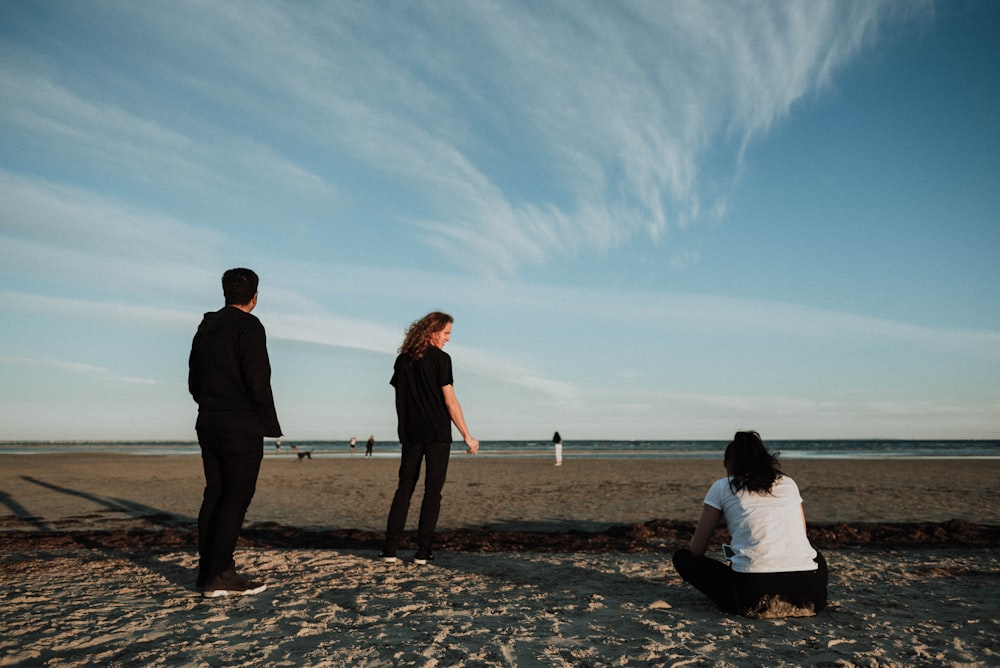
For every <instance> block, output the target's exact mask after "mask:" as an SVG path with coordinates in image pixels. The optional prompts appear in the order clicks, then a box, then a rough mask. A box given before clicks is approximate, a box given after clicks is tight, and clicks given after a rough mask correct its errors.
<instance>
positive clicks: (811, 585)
mask: <svg viewBox="0 0 1000 668" xmlns="http://www.w3.org/2000/svg"><path fill="white" fill-rule="evenodd" d="M723 461H724V463H725V466H726V473H727V474H728V475H727V476H726V477H725V478H720V479H719V480H716V481H715V483H714V484H713V485H712V486H711V487H710V488H709V489H708V493H707V494H706V495H705V505H704V507H703V509H702V512H701V519H699V520H698V526H697V527H696V528H695V531H694V536H693V537H692V538H691V549H681V550H678V551H677V552H676V553H674V559H673V561H674V568H676V569H677V572H678V573H679V574H680V576H681V577H682V578H684V580H685V581H687V582H689V583H690V584H692V585H694V587H695V588H696V589H698V590H699V591H701V592H702V593H704V594H705V595H707V596H708V597H709V598H710V599H712V600H713V601H714V602H715V604H716V605H718V606H719V607H720V608H721V609H722V610H724V611H725V612H729V613H734V614H738V615H744V616H747V617H796V616H807V615H812V614H815V613H817V612H819V611H820V610H822V609H823V608H825V607H826V582H827V569H826V560H825V559H824V558H823V555H822V554H820V553H819V552H817V551H816V550H815V549H814V548H813V546H812V545H810V544H809V539H808V537H807V536H806V519H805V512H804V511H803V510H802V497H801V496H800V495H799V488H798V486H797V485H796V484H795V481H793V480H792V479H791V478H789V477H788V476H786V475H783V474H782V473H781V471H780V468H779V465H778V460H777V458H776V457H775V456H773V455H772V454H771V453H769V452H768V451H767V448H765V447H764V444H763V442H761V440H760V435H759V434H758V433H757V432H755V431H740V432H737V433H736V436H735V438H734V439H733V441H732V442H731V443H730V444H729V446H728V447H727V448H726V454H725V457H724V460H723ZM723 517H725V520H726V525H727V526H728V529H729V534H730V537H731V545H725V546H723V549H724V550H725V556H726V558H727V559H730V560H731V563H730V565H726V564H725V563H723V562H721V561H718V560H716V559H711V558H709V557H706V556H705V551H706V549H707V548H708V543H709V540H710V539H711V538H712V534H713V533H714V532H715V527H716V526H717V525H718V524H719V520H720V519H722V518H723ZM730 547H731V550H730V549H727V548H730Z"/></svg>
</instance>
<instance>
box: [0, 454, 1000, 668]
mask: <svg viewBox="0 0 1000 668" xmlns="http://www.w3.org/2000/svg"><path fill="white" fill-rule="evenodd" d="M397 464H398V462H397V461H396V460H392V459H388V458H385V459H381V458H375V459H365V458H363V457H361V456H360V455H359V456H357V457H355V458H316V459H312V460H304V461H301V462H300V461H298V460H297V459H292V458H287V457H275V456H269V457H268V458H267V459H266V461H265V463H264V466H263V469H262V472H261V476H260V482H259V485H258V490H257V496H256V497H255V500H254V502H253V504H252V506H251V509H250V513H249V514H248V518H247V528H246V531H245V535H246V537H247V538H246V540H245V541H244V542H243V544H242V545H241V547H240V549H239V551H238V554H237V559H238V560H239V562H240V565H241V568H242V570H243V571H244V572H245V573H248V574H250V575H251V576H256V577H260V578H262V579H263V580H265V581H266V582H267V583H268V585H269V588H268V589H267V591H265V592H264V593H262V594H260V595H257V596H250V597H238V598H230V599H214V600H209V599H203V598H201V597H200V596H199V595H198V594H197V592H195V591H194V590H193V580H194V570H193V569H194V566H195V561H196V560H195V555H194V552H193V535H192V533H191V529H192V528H193V524H194V519H193V518H194V516H195V515H196V513H197V508H198V502H199V500H200V493H201V487H202V480H201V472H200V460H199V459H198V457H196V456H171V457H158V456H142V457H139V456H114V455H71V456H67V455H62V456H39V455H33V456H16V455H3V456H0V506H2V510H0V665H25V666H28V665H50V666H89V665H101V666H133V665H144V666H220V665H247V666H646V665H653V666H656V665H664V666H675V665H676V666H756V665H774V666H782V665H785V666H793V665H813V666H822V665H826V666H889V665H891V666H920V665H927V666H938V665H953V666H991V665H1000V653H998V652H997V650H996V649H994V647H995V636H996V634H997V631H998V629H1000V607H998V598H1000V597H998V594H1000V587H998V582H1000V579H998V577H997V576H998V575H1000V544H998V539H997V536H998V532H1000V503H998V502H997V501H996V498H995V489H994V488H995V486H996V482H997V480H1000V475H998V473H1000V461H998V460H974V461H969V460H905V461H899V460H883V461H865V462H850V461H839V460H834V461H830V460H824V461H819V460H788V461H785V462H784V469H785V471H786V473H788V474H789V475H790V476H792V477H793V478H795V479H796V481H797V482H798V483H799V485H800V487H801V488H802V492H803V496H804V497H805V501H806V513H807V517H808V519H809V522H810V528H811V535H812V536H813V539H814V542H816V543H817V544H818V545H821V546H822V549H824V552H825V554H826V555H827V559H828V561H829V564H830V569H831V579H830V602H831V605H830V608H829V609H828V610H826V611H824V612H822V613H820V614H819V615H816V616H814V617H807V618H790V619H782V620H746V619H742V618H737V617H731V616H727V615H723V614H720V613H719V612H718V611H717V610H715V609H714V608H713V606H712V605H711V604H710V603H709V602H708V601H707V599H705V598H704V597H702V596H701V595H700V594H699V593H698V592H696V591H694V590H693V589H692V588H690V587H688V586H686V585H685V584H684V583H682V582H681V581H680V580H679V578H677V576H676V574H675V573H674V572H673V569H672V567H671V566H670V562H669V554H670V552H671V551H672V550H673V549H674V548H675V547H676V546H677V545H678V544H679V542H680V541H681V540H683V539H684V538H686V537H687V536H686V535H684V534H685V533H686V532H687V531H688V530H689V529H690V526H691V525H692V523H693V522H694V521H695V519H696V518H697V516H698V512H699V510H700V506H701V501H702V497H703V495H704V492H705V489H707V487H708V485H709V484H710V483H711V481H712V480H714V479H715V478H717V477H719V476H720V475H721V473H722V466H721V463H719V462H707V461H695V460H680V461H672V460H632V461H628V460H626V461H620V460H619V461H610V460H593V459H573V458H571V457H568V458H567V460H566V464H565V465H564V466H562V467H558V468H557V467H554V466H552V462H551V461H550V460H548V459H523V458H516V459H515V458H506V457H494V458H489V457H475V458H473V457H466V456H465V455H463V454H457V455H456V456H455V457H454V458H453V460H452V466H451V470H450V471H449V482H448V484H447V486H446V488H445V492H444V495H445V499H444V508H443V512H442V517H441V522H440V525H439V526H440V528H441V536H442V544H443V547H444V549H442V550H441V551H440V552H439V554H438V555H437V557H438V558H437V560H436V561H435V563H434V564H433V565H431V566H423V567H420V566H416V565H414V564H412V563H410V562H408V561H402V562H399V563H396V564H382V563H380V562H376V561H374V560H373V556H374V553H375V551H377V547H378V537H379V535H380V531H381V530H382V528H383V525H384V521H385V514H386V512H387V510H388V504H389V500H390V497H391V494H392V491H393V486H394V481H395V480H394V478H395V469H396V466H397ZM418 503H419V492H418V494H417V495H416V496H415V499H414V504H415V505H414V508H413V509H412V511H411V516H412V517H411V519H412V520H413V521H414V522H415V514H416V504H418ZM952 520H957V521H952ZM539 532H542V533H539ZM402 556H404V557H407V556H409V555H408V553H406V552H404V553H403V555H402Z"/></svg>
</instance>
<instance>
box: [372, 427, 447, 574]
mask: <svg viewBox="0 0 1000 668" xmlns="http://www.w3.org/2000/svg"><path fill="white" fill-rule="evenodd" d="M450 454H451V443H403V456H402V460H401V461H400V463H399V484H398V485H397V486H396V494H395V496H393V498H392V507H391V508H390V509H389V520H388V522H387V523H386V529H385V547H384V549H383V552H384V553H385V554H391V555H395V554H396V550H397V549H398V548H399V542H400V540H402V538H403V528H404V527H405V526H406V516H407V514H408V513H409V512H410V498H411V497H412V496H413V490H414V489H416V486H417V480H418V479H419V478H420V465H421V463H422V462H423V461H426V462H427V471H426V473H425V474H424V500H423V502H422V503H421V504H420V521H419V523H418V524H417V555H419V556H429V555H430V554H431V552H432V550H433V547H434V529H435V528H436V527H437V521H438V515H440V514H441V490H442V489H443V488H444V481H445V478H446V477H447V475H448V457H449V456H450Z"/></svg>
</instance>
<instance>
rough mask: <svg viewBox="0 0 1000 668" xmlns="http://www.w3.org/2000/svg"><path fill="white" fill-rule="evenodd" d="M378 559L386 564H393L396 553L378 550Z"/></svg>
mask: <svg viewBox="0 0 1000 668" xmlns="http://www.w3.org/2000/svg"><path fill="white" fill-rule="evenodd" d="M378 560H379V561H384V562H385V563H387V564H394V563H396V555H395V554H390V553H389V552H379V553H378Z"/></svg>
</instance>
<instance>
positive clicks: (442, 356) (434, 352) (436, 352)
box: [427, 346, 451, 361]
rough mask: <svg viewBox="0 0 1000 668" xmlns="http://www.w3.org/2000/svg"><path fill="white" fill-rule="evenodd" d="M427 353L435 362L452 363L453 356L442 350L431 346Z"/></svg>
mask: <svg viewBox="0 0 1000 668" xmlns="http://www.w3.org/2000/svg"><path fill="white" fill-rule="evenodd" d="M427 353H428V354H429V355H431V356H432V357H433V359H435V360H449V361H451V355H449V354H448V353H446V352H445V351H443V350H441V349H440V348H438V347H437V346H431V347H430V348H428V349H427Z"/></svg>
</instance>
